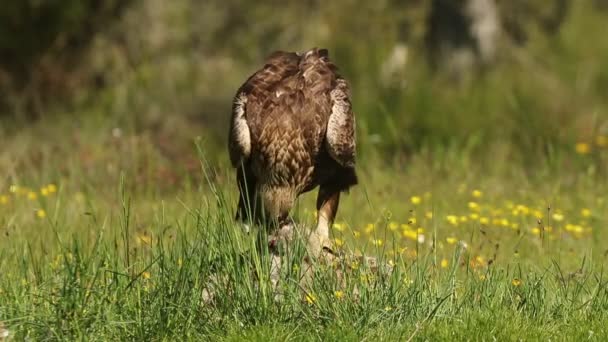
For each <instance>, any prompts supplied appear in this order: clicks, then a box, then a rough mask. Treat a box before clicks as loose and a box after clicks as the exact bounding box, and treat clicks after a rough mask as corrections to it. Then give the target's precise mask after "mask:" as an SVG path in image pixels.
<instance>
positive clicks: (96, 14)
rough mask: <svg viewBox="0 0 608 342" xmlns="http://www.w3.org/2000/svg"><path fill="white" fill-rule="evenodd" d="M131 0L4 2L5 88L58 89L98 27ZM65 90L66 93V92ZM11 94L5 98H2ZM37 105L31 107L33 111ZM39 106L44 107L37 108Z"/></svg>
mask: <svg viewBox="0 0 608 342" xmlns="http://www.w3.org/2000/svg"><path fill="white" fill-rule="evenodd" d="M130 2H131V1H130V0H126V1H123V0H102V1H98V0H62V1H56V0H22V1H8V2H6V3H3V5H2V6H1V7H0V91H4V92H9V91H13V96H16V95H17V94H19V93H27V92H28V91H29V90H32V88H36V89H35V92H36V94H35V95H34V94H32V93H30V94H25V95H26V96H36V97H48V96H47V94H45V93H51V94H57V93H56V92H55V91H56V90H57V89H54V88H55V87H59V88H65V87H66V85H67V84H69V83H71V80H70V79H69V78H70V77H74V76H71V75H69V72H70V71H71V70H72V69H73V68H74V66H75V65H78V64H79V62H80V61H79V59H80V58H82V53H83V50H84V49H85V48H86V47H88V46H89V43H90V41H91V40H92V38H93V37H94V35H95V34H96V33H98V32H99V31H100V30H101V29H104V28H105V25H106V24H107V23H108V22H111V21H112V20H114V19H116V18H117V16H118V15H119V14H120V12H121V11H122V9H124V8H125V6H127V5H128V4H129V3H130ZM64 95H65V94H64ZM7 100H8V101H10V100H11V99H7V98H1V99H0V106H2V105H4V106H6V105H8V103H2V102H4V101H7ZM31 110H33V109H30V111H31ZM38 110H40V109H39V108H38Z"/></svg>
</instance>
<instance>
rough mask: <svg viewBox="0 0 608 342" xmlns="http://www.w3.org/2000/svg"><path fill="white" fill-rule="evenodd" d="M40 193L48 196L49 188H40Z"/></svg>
mask: <svg viewBox="0 0 608 342" xmlns="http://www.w3.org/2000/svg"><path fill="white" fill-rule="evenodd" d="M40 194H41V195H42V196H45V197H46V196H48V195H49V190H48V189H47V188H46V187H43V188H40Z"/></svg>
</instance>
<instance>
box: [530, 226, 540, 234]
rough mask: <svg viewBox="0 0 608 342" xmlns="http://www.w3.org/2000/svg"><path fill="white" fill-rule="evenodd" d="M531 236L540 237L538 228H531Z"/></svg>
mask: <svg viewBox="0 0 608 342" xmlns="http://www.w3.org/2000/svg"><path fill="white" fill-rule="evenodd" d="M532 234H534V235H540V228H538V227H534V228H532Z"/></svg>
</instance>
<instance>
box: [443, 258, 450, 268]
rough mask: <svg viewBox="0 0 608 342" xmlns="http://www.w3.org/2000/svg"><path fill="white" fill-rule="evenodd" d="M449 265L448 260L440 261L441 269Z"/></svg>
mask: <svg viewBox="0 0 608 342" xmlns="http://www.w3.org/2000/svg"><path fill="white" fill-rule="evenodd" d="M449 264H450V262H449V261H448V259H445V258H443V259H441V268H446V267H448V265H449Z"/></svg>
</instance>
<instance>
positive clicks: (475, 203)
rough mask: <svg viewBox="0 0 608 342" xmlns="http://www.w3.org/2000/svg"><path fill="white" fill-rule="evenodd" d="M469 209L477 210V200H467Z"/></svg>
mask: <svg viewBox="0 0 608 342" xmlns="http://www.w3.org/2000/svg"><path fill="white" fill-rule="evenodd" d="M468 205H469V209H471V210H473V211H479V204H477V202H469V204H468Z"/></svg>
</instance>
